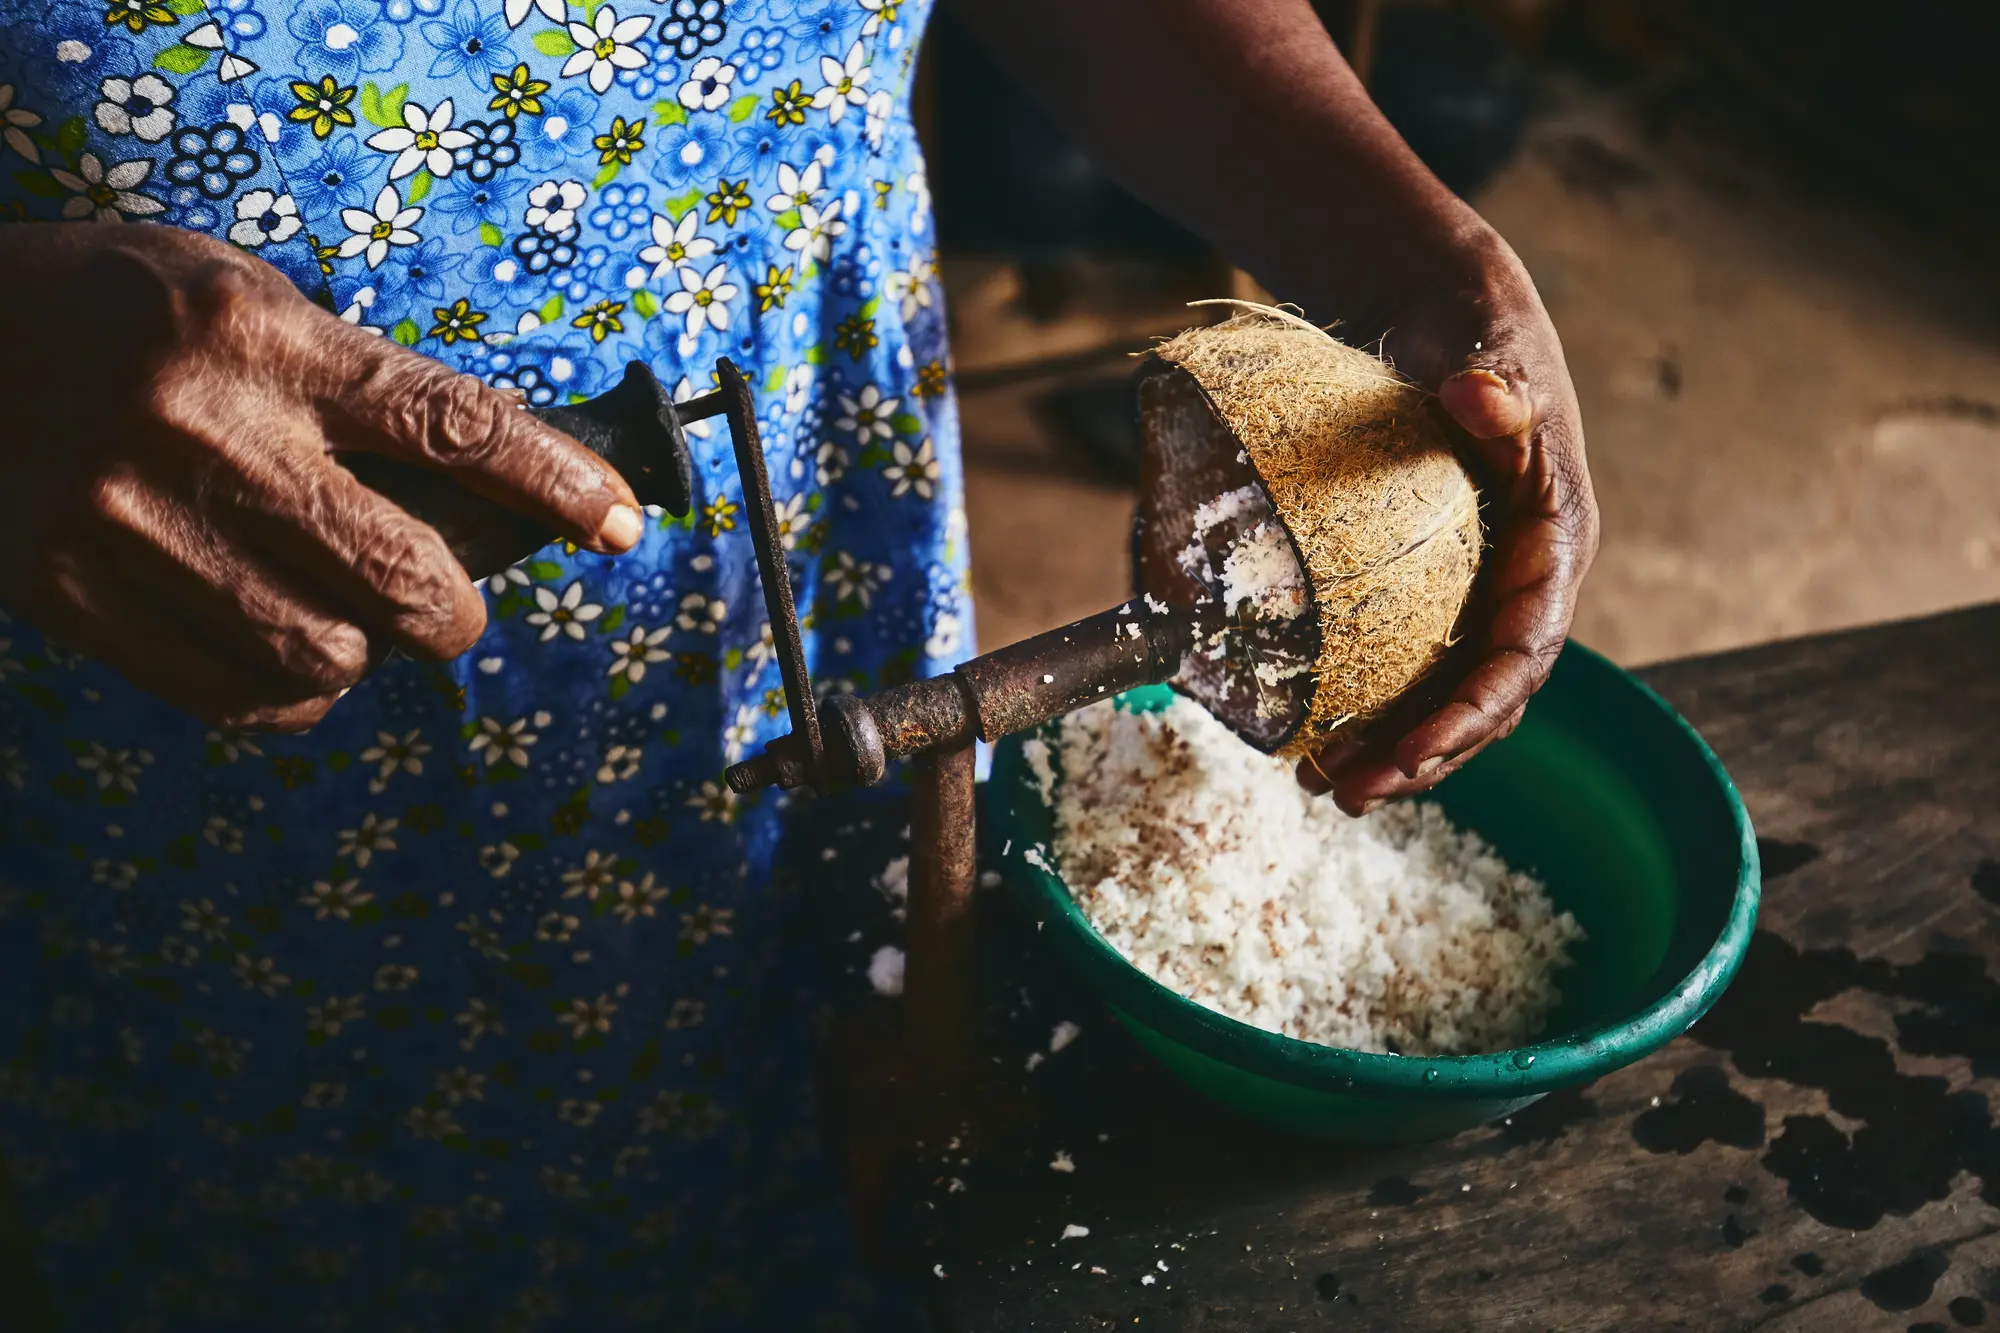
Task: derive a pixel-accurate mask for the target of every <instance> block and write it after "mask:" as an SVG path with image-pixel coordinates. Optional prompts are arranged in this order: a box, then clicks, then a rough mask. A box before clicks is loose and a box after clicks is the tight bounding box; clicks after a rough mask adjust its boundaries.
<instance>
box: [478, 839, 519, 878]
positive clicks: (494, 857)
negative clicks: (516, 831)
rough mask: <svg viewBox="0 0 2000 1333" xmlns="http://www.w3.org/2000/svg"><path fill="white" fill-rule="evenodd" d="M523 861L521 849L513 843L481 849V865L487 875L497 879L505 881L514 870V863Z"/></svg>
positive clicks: (503, 843) (497, 844)
mask: <svg viewBox="0 0 2000 1333" xmlns="http://www.w3.org/2000/svg"><path fill="white" fill-rule="evenodd" d="M520 859H521V849H520V848H519V847H516V846H515V845H514V844H513V843H511V842H502V843H496V844H493V845H490V846H486V847H481V848H480V849H479V864H480V867H481V868H482V869H484V870H485V871H486V873H487V874H489V875H491V876H493V878H495V879H505V878H507V875H508V873H509V872H511V871H512V870H513V869H514V862H516V861H518V860H520Z"/></svg>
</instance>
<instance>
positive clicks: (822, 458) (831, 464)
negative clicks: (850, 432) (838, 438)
mask: <svg viewBox="0 0 2000 1333" xmlns="http://www.w3.org/2000/svg"><path fill="white" fill-rule="evenodd" d="M849 461H850V460H849V459H848V457H847V450H845V449H843V448H841V447H840V446H839V445H837V444H835V443H834V442H833V441H832V440H828V441H826V442H825V443H824V444H822V445H820V447H819V449H818V450H817V451H816V452H815V453H814V454H813V468H814V476H815V478H816V479H817V480H818V482H819V484H820V485H821V486H831V485H833V483H835V482H836V481H839V480H840V479H841V478H842V477H844V476H846V475H847V464H848V462H849Z"/></svg>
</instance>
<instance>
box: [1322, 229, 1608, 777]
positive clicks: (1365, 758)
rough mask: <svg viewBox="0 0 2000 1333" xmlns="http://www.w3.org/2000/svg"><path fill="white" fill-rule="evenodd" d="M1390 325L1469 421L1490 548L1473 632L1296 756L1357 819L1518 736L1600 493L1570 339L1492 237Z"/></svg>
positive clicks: (1468, 627)
mask: <svg viewBox="0 0 2000 1333" xmlns="http://www.w3.org/2000/svg"><path fill="white" fill-rule="evenodd" d="M1438 272H1439V277H1438V278H1437V279H1436V280H1435V282H1434V283H1433V284H1432V285H1431V286H1430V287H1429V288H1428V289H1427V290H1426V291H1425V292H1424V294H1423V295H1422V296H1420V297H1419V298H1417V299H1416V300H1415V301H1414V302H1412V303H1410V304H1409V305H1408V306H1406V307H1405V308H1404V309H1401V310H1399V311H1395V312H1393V313H1392V315H1391V318H1390V319H1389V320H1388V321H1387V324H1388V327H1389V328H1390V332H1389V334H1388V337H1387V339H1386V342H1385V347H1384V351H1385V354H1386V355H1387V356H1388V358H1389V359H1390V360H1391V361H1392V362H1393V363H1394V364H1395V365H1396V367H1397V368H1398V369H1399V370H1401V371H1402V372H1403V373H1404V374H1406V375H1409V376H1410V377H1411V378H1412V379H1415V380H1416V381H1418V382H1419V383H1421V384H1423V385H1425V386H1426V387H1429V388H1431V389H1434V390H1435V391H1436V392H1437V395H1438V401H1439V403H1440V404H1441V405H1442V406H1443V408H1444V410H1445V412H1446V413H1447V414H1448V415H1449V416H1450V417H1451V418H1452V419H1453V420H1454V421H1455V422H1457V423H1458V425H1459V426H1460V427H1461V428H1462V429H1463V430H1464V432H1465V435H1466V437H1467V439H1466V444H1467V450H1466V458H1467V462H1468V464H1469V465H1470V466H1472V468H1473V470H1474V473H1475V475H1476V476H1477V479H1478V481H1479V482H1480V486H1481V490H1482V493H1483V496H1484V499H1485V502H1486V505H1485V512H1484V515H1483V517H1484V520H1485V523H1486V528H1487V535H1488V540H1489V543H1490V545H1489V549H1488V550H1487V552H1486V557H1485V562H1484V565H1483V567H1482V569H1481V572H1480V583H1479V586H1478V587H1477V588H1476V589H1475V592H1474V596H1473V602H1472V604H1471V605H1470V606H1469V607H1468V608H1467V612H1466V614H1465V616H1464V617H1463V618H1462V619H1461V621H1460V628H1461V632H1462V635H1463V637H1462V639H1461V641H1460V643H1459V645H1458V646H1457V647H1456V648H1455V649H1454V650H1453V651H1452V653H1451V654H1450V655H1448V656H1447V658H1446V659H1445V661H1444V662H1443V663H1441V664H1440V666H1439V668H1438V669H1437V670H1436V671H1435V672H1433V673H1432V675H1431V676H1430V677H1428V678H1427V679H1426V680H1425V681H1424V682H1423V683H1422V684H1420V685H1419V686H1418V687H1417V688H1416V689H1415V690H1413V691H1412V692H1411V694H1410V696H1409V697H1408V698H1406V699H1405V700H1403V701H1401V702H1400V703H1399V704H1398V705H1397V706H1394V707H1392V708H1391V709H1390V711H1389V712H1388V713H1387V714H1386V715H1385V716H1383V717H1382V718H1380V719H1377V720H1376V722H1375V723H1374V724H1373V725H1371V726H1370V727H1368V728H1367V729H1366V730H1365V731H1364V732H1362V733H1361V734H1359V735H1357V736H1355V737H1352V738H1350V739H1348V740H1346V741H1342V742H1336V743H1334V744H1331V745H1329V746H1327V747H1326V748H1324V749H1322V750H1321V751H1319V753H1317V754H1316V755H1314V756H1313V757H1312V758H1311V759H1307V760H1303V761H1301V762H1300V764H1299V768H1298V776H1299V781H1300V783H1301V784H1303V785H1304V786H1305V787H1306V788H1307V790H1309V791H1314V792H1324V791H1328V790H1331V791H1332V792H1333V796H1334V799H1335V800H1336V801H1337V802H1338V803H1339V804H1340V807H1341V809H1343V810H1345V811H1347V812H1348V813H1349V814H1360V813H1363V812H1365V811H1366V810H1368V809H1371V808H1373V806H1374V805H1375V804H1377V803H1379V802H1381V801H1384V800H1389V799H1392V798H1395V797H1398V796H1406V795H1409V794H1411V793H1413V792H1418V791H1422V790H1424V789H1425V788H1428V787H1430V786H1432V785H1434V784H1436V783H1438V782H1440V781H1442V780H1443V779H1444V778H1445V777H1447V776H1449V775H1450V774H1451V773H1452V772H1453V771H1454V770H1455V769H1457V768H1458V767H1459V766H1460V765H1462V764H1464V763H1465V761H1466V760H1468V759H1470V758H1471V757H1472V756H1473V755H1475V754H1477V753H1479V751H1480V750H1482V749H1484V748H1485V747H1486V746H1488V745H1490V744H1492V743H1493V742H1494V741H1496V740H1499V739H1500V738H1502V737H1503V736H1506V735H1508V734H1509V733H1510V732H1512V731H1513V730H1514V728H1515V726H1516V725H1518V724H1519V722H1520V720H1521V714H1522V712H1523V711H1524V710H1525V709H1526V708H1527V704H1528V696H1529V695H1531V694H1533V693H1534V692H1535V690H1537V689H1538V688H1540V687H1541V684H1542V682H1543V681H1545V680H1547V679H1548V675H1549V670H1550V668H1551V667H1553V666H1554V665H1555V660H1556V656H1557V654H1558V653H1560V652H1561V651H1562V646H1563V641H1564V638H1565V637H1566V636H1567V635H1568V633H1569V626H1570V621H1571V620H1572V619H1573V618H1574V617H1575V614H1576V595H1577V588H1578V585H1579V584H1581V583H1582V581H1583V576H1584V574H1585V573H1586V572H1587V571H1588V570H1589V568H1590V562H1591V559H1592V557H1593V556H1595V555H1596V553H1597V535H1598V520H1597V500H1596V497H1595V496H1594V495H1593V494H1592V493H1591V488H1590V474H1589V472H1588V471H1587V470H1586V468H1585V465H1584V451H1583V425H1582V422H1581V420H1580V419H1579V415H1578V412H1577V403H1576V391H1575V389H1574V388H1572V387H1571V385H1570V379H1569V368H1568V367H1567V366H1566V365H1565V364H1564V362H1563V354H1562V345H1561V344H1560V343H1559V342H1558V341H1557V339H1556V331H1555V328H1554V326H1553V325H1551V324H1550V322H1549V316H1548V311H1546V310H1545V309H1543V307H1542V301H1541V297H1540V296H1538V295H1537V294H1536V292H1535V288H1534V284H1533V283H1532V282H1531V281H1529V278H1528V274H1527V271H1526V270H1525V269H1523V268H1522V267H1521V262H1520V260H1518V259H1517V258H1515V256H1514V253H1513V251H1512V250H1510V249H1509V248H1508V247H1507V245H1506V243H1505V242H1503V241H1501V240H1500V239H1499V237H1498V236H1496V235H1494V234H1492V233H1491V232H1490V231H1488V232H1483V233H1481V234H1479V235H1478V236H1477V237H1476V238H1475V240H1474V241H1472V242H1471V243H1469V244H1468V245H1466V246H1465V247H1464V248H1463V249H1462V250H1461V251H1459V252H1458V253H1457V254H1455V255H1453V256H1452V257H1450V259H1449V260H1447V261H1446V262H1444V263H1442V264H1440V266H1439V269H1438Z"/></svg>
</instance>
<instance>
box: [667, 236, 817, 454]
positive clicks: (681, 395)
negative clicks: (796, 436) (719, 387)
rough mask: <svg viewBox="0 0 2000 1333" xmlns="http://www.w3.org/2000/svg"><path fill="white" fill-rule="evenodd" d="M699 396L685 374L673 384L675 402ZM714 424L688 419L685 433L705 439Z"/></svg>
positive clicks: (705, 420)
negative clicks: (678, 381) (679, 380)
mask: <svg viewBox="0 0 2000 1333" xmlns="http://www.w3.org/2000/svg"><path fill="white" fill-rule="evenodd" d="M690 216H692V212H690ZM710 248H711V249H713V248H714V246H713V244H711V245H710ZM704 253H706V252H704ZM699 396H700V395H699V394H697V393H696V392H695V387H694V381H693V380H691V379H689V378H688V377H687V376H685V375H683V376H681V382H680V383H679V384H676V385H675V386H674V401H675V402H677V403H685V402H686V401H687V400H688V399H690V398H696V397H699ZM793 410H796V409H793ZM714 424H715V423H714V422H713V421H711V420H708V419H706V418H704V419H703V420H701V421H690V422H689V423H688V424H687V428H686V429H687V433H688V434H690V435H693V436H696V437H697V438H700V439H704V440H705V439H707V438H708V433H709V430H710V428H711V427H713V426H714Z"/></svg>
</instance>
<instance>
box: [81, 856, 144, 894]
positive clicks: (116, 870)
mask: <svg viewBox="0 0 2000 1333" xmlns="http://www.w3.org/2000/svg"><path fill="white" fill-rule="evenodd" d="M90 882H91V883H93V884H102V885H104V886H105V887H106V888H108V889H114V890H119V891H123V890H125V889H129V888H131V887H132V886H133V885H134V884H137V883H138V882H139V867H138V866H136V865H133V864H132V863H131V862H130V861H113V860H111V859H110V858H109V857H102V856H100V857H98V858H97V859H96V860H95V861H92V862H91V863H90Z"/></svg>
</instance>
